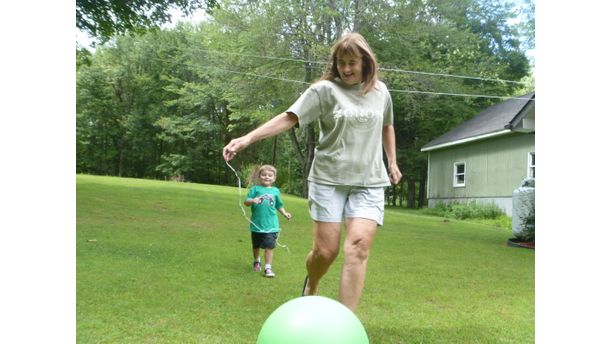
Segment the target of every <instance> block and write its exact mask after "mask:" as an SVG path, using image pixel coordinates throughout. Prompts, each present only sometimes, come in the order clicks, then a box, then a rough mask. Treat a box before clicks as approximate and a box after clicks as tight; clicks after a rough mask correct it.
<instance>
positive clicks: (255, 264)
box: [253, 261, 261, 272]
mask: <svg viewBox="0 0 612 344" xmlns="http://www.w3.org/2000/svg"><path fill="white" fill-rule="evenodd" d="M253 271H255V272H260V271H261V263H259V262H258V261H255V262H253Z"/></svg>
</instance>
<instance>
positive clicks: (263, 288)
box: [76, 175, 535, 344]
mask: <svg viewBox="0 0 612 344" xmlns="http://www.w3.org/2000/svg"><path fill="white" fill-rule="evenodd" d="M76 182H77V188H76V190H77V222H76V224H77V225H76V230H77V233H76V240H77V243H76V254H77V257H76V274H77V275H76V280H77V305H76V306H77V308H76V311H77V312H76V313H77V333H76V335H77V342H78V343H255V341H256V339H257V335H258V333H259V329H260V328H261V326H262V325H263V323H264V321H265V320H266V318H267V317H268V315H269V314H270V313H272V312H273V311H274V310H275V309H276V308H277V307H278V306H280V305H281V304H283V303H285V302H287V301H289V300H291V299H293V298H295V297H298V296H299V295H300V293H301V288H302V282H303V278H304V275H305V271H306V269H305V266H304V260H305V257H306V254H307V253H308V251H309V249H310V245H311V240H312V238H311V232H310V231H311V222H310V218H309V215H308V211H307V201H306V200H305V199H301V198H298V197H293V196H289V195H283V200H284V201H285V209H287V210H288V211H289V212H291V213H292V214H293V219H292V220H291V221H286V220H285V219H283V218H282V217H281V219H280V221H281V226H282V227H283V229H284V230H283V232H282V234H281V236H280V242H281V243H282V244H284V245H288V247H289V250H286V249H283V248H281V247H278V248H277V249H276V250H275V257H274V271H275V272H276V278H272V279H267V278H264V277H262V275H261V274H260V273H254V272H252V271H251V261H252V257H251V248H250V235H249V232H248V229H247V228H248V222H247V221H246V219H244V217H243V215H242V211H241V210H240V208H239V206H238V204H239V202H241V200H239V195H238V189H237V188H232V187H223V186H213V185H201V184H190V183H175V182H162V181H152V180H141V179H128V178H116V177H99V176H87V175H78V176H77V178H76ZM242 195H243V196H245V195H246V190H244V189H243V190H242ZM247 211H248V209H247ZM247 214H248V213H247ZM510 237H512V232H511V231H510V230H507V229H500V228H495V227H492V226H489V225H484V224H478V223H472V222H467V221H456V220H450V221H449V220H445V219H443V218H439V217H432V216H423V215H419V214H418V213H415V212H413V211H407V210H404V209H398V208H388V209H387V210H386V211H385V225H384V226H383V227H382V228H381V229H380V230H379V232H378V233H377V236H376V239H375V241H374V245H373V247H372V251H371V255H370V260H369V264H368V274H367V279H366V284H365V288H364V292H363V295H362V298H361V303H360V305H359V308H358V309H357V312H356V314H357V316H358V317H359V319H360V320H361V321H362V323H363V325H364V327H365V329H366V331H367V333H368V336H369V338H370V343H374V344H379V343H381V344H382V343H393V344H399V343H532V342H534V341H535V264H534V254H535V252H534V251H533V250H528V249H523V248H514V247H509V246H507V245H506V240H507V239H508V238H510ZM342 261H343V257H342V255H340V256H339V257H338V260H337V261H336V263H335V264H334V265H333V266H332V268H331V269H330V271H329V273H328V274H327V275H326V276H325V278H324V279H323V281H322V282H321V286H320V295H322V296H326V297H330V298H333V299H336V298H337V290H338V280H339V275H340V266H341V263H342ZM288 344H290V343H288ZM313 344H316V343H313Z"/></svg>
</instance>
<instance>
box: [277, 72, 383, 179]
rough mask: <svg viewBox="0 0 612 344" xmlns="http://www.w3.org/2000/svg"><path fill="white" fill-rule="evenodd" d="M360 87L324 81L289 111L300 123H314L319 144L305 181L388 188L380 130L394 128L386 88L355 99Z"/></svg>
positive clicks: (305, 94)
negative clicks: (318, 131) (391, 126)
mask: <svg viewBox="0 0 612 344" xmlns="http://www.w3.org/2000/svg"><path fill="white" fill-rule="evenodd" d="M360 90H361V85H354V86H348V85H346V84H344V83H342V82H341V81H329V80H322V81H319V82H317V83H315V84H313V85H311V86H310V87H309V88H308V89H307V90H306V91H305V92H304V93H303V94H302V95H301V96H300V98H299V99H298V100H297V101H296V102H295V103H294V104H293V105H291V107H290V108H289V109H288V110H287V112H292V113H294V114H295V115H297V117H298V120H299V125H300V126H304V125H307V124H309V123H311V122H314V121H316V120H318V122H319V126H320V134H319V142H318V144H317V146H316V148H315V158H314V161H313V163H312V167H311V168H310V173H309V175H308V180H309V181H311V182H315V183H319V184H327V185H354V186H365V187H383V186H388V185H391V183H390V182H389V176H388V174H387V169H386V168H385V165H384V162H383V146H382V129H383V126H386V125H392V124H393V104H392V102H391V96H390V95H389V91H388V90H387V86H386V85H385V84H384V83H382V82H380V81H378V82H377V84H376V86H375V88H374V89H372V90H371V91H370V92H368V93H366V94H365V95H363V96H360V95H358V92H359V91H360Z"/></svg>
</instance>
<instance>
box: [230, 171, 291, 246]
mask: <svg viewBox="0 0 612 344" xmlns="http://www.w3.org/2000/svg"><path fill="white" fill-rule="evenodd" d="M225 164H226V165H227V167H229V168H230V169H231V170H232V172H234V175H236V179H238V195H239V197H238V206H239V207H240V209H241V210H242V215H243V216H244V218H245V219H246V220H247V221H249V222H250V223H251V224H252V225H253V226H255V227H256V228H257V229H259V230H260V231H262V232H265V231H264V230H263V229H261V228H260V227H259V226H257V224H255V223H254V222H253V221H251V219H250V218H249V217H248V216H247V214H246V210H245V209H244V206H243V204H242V183H241V181H240V176H239V175H238V172H236V170H235V169H234V168H233V167H232V165H230V164H229V162H228V161H227V160H225ZM279 239H280V230H279V231H278V235H277V237H276V244H277V245H278V246H280V247H282V248H285V249H287V252H289V254H291V250H289V246H287V245H283V244H281V243H280V241H279Z"/></svg>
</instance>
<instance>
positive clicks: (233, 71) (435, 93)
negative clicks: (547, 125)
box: [152, 57, 531, 100]
mask: <svg viewBox="0 0 612 344" xmlns="http://www.w3.org/2000/svg"><path fill="white" fill-rule="evenodd" d="M152 59H155V60H159V61H164V62H172V61H170V60H165V59H160V58H155V57H153V58H152ZM175 63H179V64H182V65H185V66H188V67H192V68H196V69H197V68H205V69H216V70H220V71H223V72H227V73H232V74H239V75H247V76H253V77H257V78H263V79H272V80H279V81H286V82H293V83H298V84H306V85H310V84H311V83H310V82H306V81H302V80H294V79H286V78H280V77H274V76H269V75H262V74H256V73H249V72H239V71H235V70H230V69H225V68H220V67H215V66H205V65H193V64H190V63H185V62H175ZM389 92H397V93H416V94H430V95H443V96H457V97H473V98H496V99H521V100H530V99H531V98H525V97H508V96H490V95H480V94H467V93H448V92H433V91H418V90H396V89H389Z"/></svg>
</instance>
